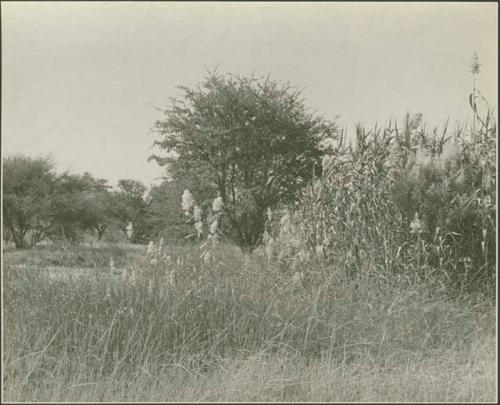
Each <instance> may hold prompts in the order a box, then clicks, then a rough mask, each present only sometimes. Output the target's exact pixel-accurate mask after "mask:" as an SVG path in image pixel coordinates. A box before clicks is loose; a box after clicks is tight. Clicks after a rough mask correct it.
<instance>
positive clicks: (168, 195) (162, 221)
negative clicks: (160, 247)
mask: <svg viewBox="0 0 500 405" xmlns="http://www.w3.org/2000/svg"><path fill="white" fill-rule="evenodd" d="M183 191H184V189H183V188H182V187H181V186H180V184H179V183H178V182H174V181H164V182H163V183H161V184H160V185H158V186H152V187H151V189H150V191H149V193H148V198H147V214H146V220H145V221H146V226H147V229H148V230H149V235H150V236H151V237H152V238H153V239H157V238H160V237H162V238H163V239H164V240H165V241H166V242H167V243H176V242H179V241H181V240H183V238H184V236H185V235H186V234H187V233H188V232H189V231H190V229H188V228H190V225H188V224H186V219H185V215H184V213H183V211H182V209H181V204H180V201H181V197H182V193H183Z"/></svg>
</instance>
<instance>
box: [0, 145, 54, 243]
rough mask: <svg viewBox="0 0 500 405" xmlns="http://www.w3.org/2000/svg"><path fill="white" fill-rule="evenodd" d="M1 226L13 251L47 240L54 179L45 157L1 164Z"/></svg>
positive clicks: (15, 158) (19, 158)
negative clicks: (13, 248) (8, 234)
mask: <svg viewBox="0 0 500 405" xmlns="http://www.w3.org/2000/svg"><path fill="white" fill-rule="evenodd" d="M2 177H3V178H2V187H3V222H4V225H5V226H6V227H7V228H8V229H9V231H10V233H11V235H12V237H13V239H14V243H15V245H16V248H25V247H31V246H33V245H35V244H36V243H38V242H40V241H41V240H43V239H44V238H46V237H47V236H48V235H49V233H50V232H51V230H52V229H53V226H54V224H55V221H54V217H53V215H52V207H53V200H54V194H55V190H56V175H55V173H54V164H53V162H52V160H51V159H50V158H48V157H43V158H31V157H28V156H24V155H15V156H9V157H6V158H4V160H3V176H2Z"/></svg>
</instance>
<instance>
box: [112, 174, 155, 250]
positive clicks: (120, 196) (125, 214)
mask: <svg viewBox="0 0 500 405" xmlns="http://www.w3.org/2000/svg"><path fill="white" fill-rule="evenodd" d="M146 191H147V188H146V187H145V186H144V184H142V183H141V182H140V181H137V180H131V179H122V180H119V181H118V191H117V192H116V193H115V195H114V211H113V212H114V216H115V218H116V220H117V222H116V223H117V225H118V227H119V228H120V229H121V230H122V231H123V233H124V234H125V235H126V234H127V225H128V224H129V223H130V222H131V223H132V225H133V227H134V228H133V229H134V231H133V233H132V238H131V241H132V242H134V243H138V242H144V241H145V240H146V239H147V235H148V232H149V231H148V228H147V225H146V209H147V204H146V198H145V193H146Z"/></svg>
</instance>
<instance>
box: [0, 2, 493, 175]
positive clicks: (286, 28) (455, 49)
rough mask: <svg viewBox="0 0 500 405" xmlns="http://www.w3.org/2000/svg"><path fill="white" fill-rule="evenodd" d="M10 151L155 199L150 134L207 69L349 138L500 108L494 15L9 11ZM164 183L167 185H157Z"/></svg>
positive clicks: (484, 6)
mask: <svg viewBox="0 0 500 405" xmlns="http://www.w3.org/2000/svg"><path fill="white" fill-rule="evenodd" d="M1 8H2V146H3V148H2V150H3V152H2V153H3V155H4V156H6V155H8V154H12V153H19V152H22V153H25V154H27V155H30V156H39V155H43V154H49V153H51V154H52V155H53V157H54V158H55V160H56V162H57V166H58V169H59V170H60V171H62V170H70V171H73V172H77V173H83V172H84V171H89V172H91V173H92V174H93V175H94V176H96V177H102V178H107V179H109V180H110V183H111V184H116V181H117V180H118V179H121V178H133V179H137V180H141V181H144V182H145V183H146V185H149V184H150V183H152V182H153V181H154V179H155V178H156V177H159V176H161V174H162V170H161V168H160V167H159V166H157V165H156V164H155V163H154V162H151V163H148V162H147V161H146V159H147V157H148V156H149V155H150V154H151V153H152V152H153V151H154V149H151V145H152V143H153V141H154V140H155V137H154V136H153V135H152V134H150V133H149V129H150V128H151V126H152V125H153V122H154V121H155V120H156V119H159V118H161V113H159V112H158V111H156V110H155V109H154V108H153V105H156V106H159V107H166V106H168V98H169V97H177V96H179V95H180V94H181V93H180V91H179V90H178V89H176V86H177V85H187V86H194V85H196V84H197V83H198V82H200V81H202V80H203V78H204V77H205V75H206V68H208V69H210V70H213V69H214V68H215V67H216V66H218V71H219V72H222V73H240V74H243V75H251V74H252V71H254V72H255V74H256V75H259V76H261V75H262V76H264V75H267V74H268V73H271V77H272V78H274V79H280V80H284V81H289V82H290V84H292V85H294V86H297V87H299V88H303V87H305V90H304V93H303V96H304V98H305V102H306V104H307V105H308V106H309V107H310V108H311V109H312V110H315V111H316V112H317V113H318V114H321V115H322V116H324V117H326V118H329V119H333V118H334V117H335V116H337V115H340V119H339V120H338V123H339V125H340V126H348V128H353V127H354V126H355V124H356V122H361V123H363V124H365V125H367V126H369V127H371V126H373V124H374V123H375V122H376V121H378V123H379V125H380V124H384V123H386V122H387V121H388V120H389V119H390V118H394V117H396V118H398V119H401V118H402V117H403V115H404V114H405V113H406V112H407V111H410V112H411V113H416V112H421V113H423V114H424V121H426V122H427V123H429V124H432V125H437V124H440V123H442V122H443V121H444V120H445V119H446V118H448V117H449V118H450V122H454V121H456V120H464V119H466V118H467V116H470V113H469V109H470V107H469V106H468V101H467V100H468V95H469V93H470V92H471V88H472V74H471V73H470V72H469V64H470V60H471V57H472V54H473V53H474V51H476V52H477V53H478V55H479V59H480V62H481V63H482V66H481V72H480V74H479V76H478V87H479V89H480V90H481V91H482V93H483V95H485V96H486V98H487V99H488V100H489V101H490V102H491V103H492V105H493V106H495V107H496V105H497V47H498V45H497V13H498V12H497V4H496V3H478V2H471V3H361V2H360V3H335V2H331V3H306V2H304V3H252V2H238V3H227V2H221V3H195V2H180V3H170V2H165V3H161V2H160V3H146V2H135V3H134V2H123V3H118V2H112V3H111V2H110V3H106V2H102V3H96V2H88V3H86V2H74V3H72V2H67V3H61V2H53V3H51V2H43V3H35V2H33V3H31V2H12V3H10V2H2V3H1ZM155 182H156V181H155Z"/></svg>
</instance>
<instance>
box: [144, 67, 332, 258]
mask: <svg viewBox="0 0 500 405" xmlns="http://www.w3.org/2000/svg"><path fill="white" fill-rule="evenodd" d="M181 89H182V90H183V91H184V100H182V101H181V100H174V102H173V105H172V107H171V108H170V109H167V110H166V111H165V117H164V119H163V120H160V121H157V122H156V123H155V129H156V131H157V132H158V133H159V135H160V137H161V139H160V140H159V141H157V142H155V144H156V145H158V146H159V147H160V148H163V149H165V150H166V151H168V152H175V153H174V154H173V155H174V156H172V157H160V156H155V155H153V156H152V157H151V158H152V159H155V160H156V161H157V162H158V163H159V164H160V165H162V166H167V167H168V171H169V173H170V174H171V175H172V176H173V177H174V178H175V179H179V180H180V179H182V178H189V177H191V178H194V177H196V176H197V175H198V178H199V177H200V174H201V176H202V177H201V178H202V179H203V181H204V183H205V184H209V185H210V186H211V187H212V188H213V189H215V190H217V191H218V193H219V194H220V196H221V197H222V200H223V203H224V214H223V230H224V231H225V233H226V235H228V236H229V237H230V238H231V239H232V240H233V241H235V242H236V243H237V244H238V245H239V246H240V247H242V248H243V249H252V248H253V247H255V246H256V245H257V244H258V243H259V242H260V240H261V237H262V234H263V231H264V228H265V220H266V211H267V209H268V208H269V207H271V208H273V207H275V206H276V205H277V204H278V203H280V202H285V203H288V202H291V201H294V200H295V199H296V198H297V196H298V192H299V190H300V189H301V188H302V187H303V186H304V185H305V184H306V183H307V181H308V180H310V179H311V177H312V176H313V173H314V171H315V170H318V168H319V167H320V166H319V165H320V159H321V155H322V153H321V151H320V149H319V143H320V142H321V141H322V140H323V139H324V138H327V137H332V136H334V135H335V134H336V126H335V125H334V123H331V122H328V121H326V120H324V119H322V118H320V117H317V116H314V115H313V114H311V113H309V112H308V111H307V110H306V107H305V105H304V103H303V100H302V99H301V92H300V91H297V90H293V89H292V88H291V87H290V86H289V85H288V84H284V83H281V82H279V81H275V80H271V79H270V78H269V77H268V78H267V79H256V78H244V77H240V76H236V77H233V76H223V75H220V74H217V73H213V74H210V75H209V76H208V77H207V78H206V79H205V81H204V82H203V83H202V84H201V85H199V86H198V87H197V88H195V89H189V88H187V87H181ZM192 191H193V193H194V194H195V197H196V199H197V201H200V196H199V195H198V193H197V190H196V189H192ZM214 197H215V195H212V196H211V199H213V198H214Z"/></svg>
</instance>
